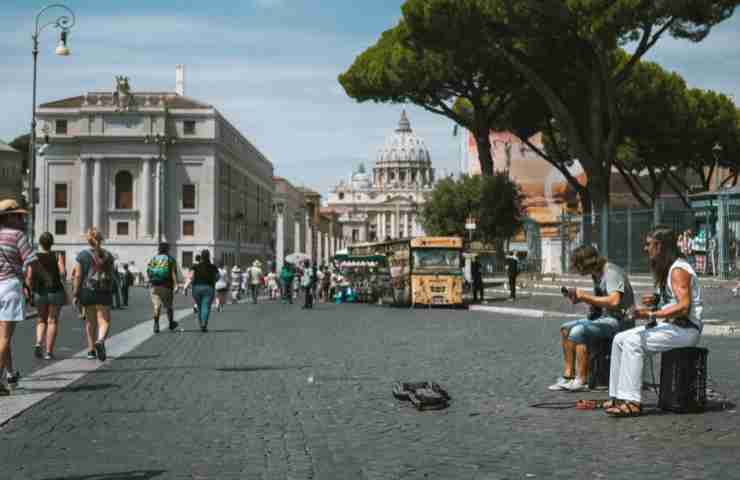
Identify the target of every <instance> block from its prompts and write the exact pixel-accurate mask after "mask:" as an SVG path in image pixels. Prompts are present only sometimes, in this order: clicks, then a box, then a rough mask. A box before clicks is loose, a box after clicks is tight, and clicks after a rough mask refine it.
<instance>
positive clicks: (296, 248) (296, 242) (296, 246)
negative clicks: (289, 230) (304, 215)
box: [293, 215, 302, 253]
mask: <svg viewBox="0 0 740 480" xmlns="http://www.w3.org/2000/svg"><path fill="white" fill-rule="evenodd" d="M294 223H295V226H294V232H295V233H294V238H293V252H294V253H297V252H301V251H302V250H301V222H300V220H299V218H298V215H296V218H295V220H294Z"/></svg>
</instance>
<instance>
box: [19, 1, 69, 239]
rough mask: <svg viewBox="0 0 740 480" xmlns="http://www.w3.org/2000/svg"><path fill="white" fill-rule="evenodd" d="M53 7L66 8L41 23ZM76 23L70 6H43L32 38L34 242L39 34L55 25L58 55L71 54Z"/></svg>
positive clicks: (31, 193) (30, 183)
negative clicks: (70, 41) (72, 32)
mask: <svg viewBox="0 0 740 480" xmlns="http://www.w3.org/2000/svg"><path fill="white" fill-rule="evenodd" d="M51 9H61V10H64V12H65V13H64V14H63V15H61V16H59V17H57V18H56V19H55V20H52V21H50V22H48V23H45V24H43V25H42V24H41V22H40V21H41V16H42V15H43V14H44V13H46V12H47V11H48V10H51ZM74 24H75V14H74V12H73V11H72V10H70V9H69V7H67V6H65V5H62V4H59V3H55V4H52V5H48V6H46V7H44V8H42V9H41V10H40V11H39V13H37V14H36V28H35V30H34V32H33V34H32V35H31V40H32V41H33V49H32V50H31V54H32V55H33V104H32V105H31V135H30V138H29V142H28V145H29V153H30V154H31V165H30V172H29V177H30V178H29V181H28V202H29V204H30V205H29V208H30V209H31V215H29V216H28V217H29V218H28V220H29V226H28V236H29V238H30V240H31V242H32V243H33V242H34V231H33V230H34V225H35V221H36V201H37V195H36V77H37V71H38V68H37V64H38V56H39V35H40V34H41V32H42V31H43V30H44V29H45V28H46V27H55V28H58V29H59V30H60V33H59V44H58V45H57V48H56V50H55V53H56V54H57V55H60V56H62V57H66V56H68V55H69V54H70V50H69V47H68V46H67V38H68V37H69V30H70V29H71V28H72V27H73V26H74Z"/></svg>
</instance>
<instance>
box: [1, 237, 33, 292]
mask: <svg viewBox="0 0 740 480" xmlns="http://www.w3.org/2000/svg"><path fill="white" fill-rule="evenodd" d="M35 260H36V253H35V252H34V251H33V248H31V242H29V241H28V237H27V236H26V234H25V233H23V232H22V231H20V230H16V229H14V228H7V227H3V228H0V281H4V280H9V279H12V278H17V279H19V280H21V281H22V280H23V270H24V269H25V268H26V267H27V266H28V264H29V263H31V262H33V261H35Z"/></svg>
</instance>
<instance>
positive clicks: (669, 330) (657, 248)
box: [606, 226, 704, 417]
mask: <svg viewBox="0 0 740 480" xmlns="http://www.w3.org/2000/svg"><path fill="white" fill-rule="evenodd" d="M677 240H678V239H677V237H676V233H675V232H674V231H673V230H672V229H671V228H670V227H665V226H658V227H656V228H655V229H654V230H653V231H652V232H651V233H650V235H649V236H648V237H647V239H646V241H645V252H646V253H647V254H648V256H649V257H650V268H651V270H652V271H653V276H654V278H655V284H656V287H657V290H658V292H659V294H657V295H646V296H644V297H642V304H643V306H641V307H639V308H637V309H636V310H635V312H634V317H635V318H644V319H648V324H647V325H643V326H640V327H636V328H633V329H631V330H627V331H624V332H622V333H619V334H617V335H616V336H615V337H614V342H613V343H612V355H611V371H610V377H609V397H611V400H610V401H609V402H607V405H606V413H607V414H609V415H611V416H614V417H629V416H636V415H639V414H640V413H642V404H641V400H642V398H641V389H642V366H643V358H644V356H645V355H646V354H647V355H650V354H653V353H659V352H665V351H667V350H672V349H674V348H681V347H693V346H696V344H698V343H699V337H700V335H701V331H702V328H703V324H702V313H703V309H704V306H703V304H702V300H701V286H700V285H699V279H698V277H697V275H696V272H695V271H694V269H693V268H692V266H691V265H690V264H689V262H688V261H687V260H686V258H685V257H684V256H683V254H682V253H681V252H680V250H679V246H678V242H677Z"/></svg>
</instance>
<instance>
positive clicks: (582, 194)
mask: <svg viewBox="0 0 740 480" xmlns="http://www.w3.org/2000/svg"><path fill="white" fill-rule="evenodd" d="M578 198H579V199H580V200H581V212H582V217H581V222H582V225H583V238H582V239H581V242H582V243H583V245H591V244H592V242H593V234H592V230H593V222H591V214H592V212H593V204H592V200H591V192H589V191H588V187H582V188H580V189H578Z"/></svg>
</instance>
